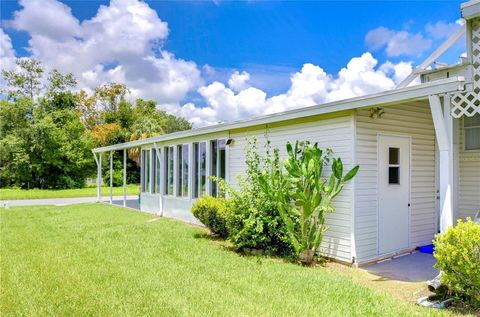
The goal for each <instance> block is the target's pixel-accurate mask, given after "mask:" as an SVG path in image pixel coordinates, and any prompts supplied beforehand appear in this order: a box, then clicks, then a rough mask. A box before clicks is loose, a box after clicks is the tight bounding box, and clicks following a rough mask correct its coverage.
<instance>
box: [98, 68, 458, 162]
mask: <svg viewBox="0 0 480 317" xmlns="http://www.w3.org/2000/svg"><path fill="white" fill-rule="evenodd" d="M463 90H465V79H464V77H451V78H448V79H442V80H437V81H432V82H429V83H423V84H419V85H415V86H409V87H405V88H397V89H393V90H389V91H384V92H380V93H376V94H371V95H367V96H361V97H355V98H350V99H344V100H339V101H334V102H329V103H325V104H321V105H315V106H310V107H304V108H299V109H294V110H289V111H285V112H280V113H275V114H271V115H266V116H261V117H257V118H254V119H247V120H238V121H232V122H226V123H220V124H216V125H211V126H206V127H201V128H195V129H190V130H185V131H180V132H175V133H170V134H165V135H160V136H156V137H151V138H147V139H141V140H137V141H131V142H125V143H119V144H114V145H109V146H104V147H99V148H95V149H93V150H92V151H93V153H101V152H109V151H115V150H122V149H128V148H133V147H138V146H142V145H146V144H152V143H157V142H164V141H170V140H175V139H180V138H185V137H189V136H199V135H204V134H208V133H214V132H221V131H228V130H232V129H239V128H245V127H251V126H256V125H262V124H269V123H273V122H280V121H285V120H291V119H298V118H304V117H310V116H315V115H321V114H327V113H333V112H338V111H344V110H351V109H356V108H365V107H375V106H376V107H378V106H388V105H392V104H398V103H401V102H409V101H415V100H422V99H426V98H428V96H429V95H438V94H448V93H453V92H458V91H463Z"/></svg>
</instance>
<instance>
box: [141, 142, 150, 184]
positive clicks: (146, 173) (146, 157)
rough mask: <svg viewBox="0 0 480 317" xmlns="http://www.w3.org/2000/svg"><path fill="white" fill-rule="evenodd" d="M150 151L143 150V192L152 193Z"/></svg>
mask: <svg viewBox="0 0 480 317" xmlns="http://www.w3.org/2000/svg"><path fill="white" fill-rule="evenodd" d="M150 155H151V154H150V150H142V165H143V173H142V174H143V175H142V176H143V177H142V180H143V182H142V192H144V193H150V189H151V183H150V180H151V173H150Z"/></svg>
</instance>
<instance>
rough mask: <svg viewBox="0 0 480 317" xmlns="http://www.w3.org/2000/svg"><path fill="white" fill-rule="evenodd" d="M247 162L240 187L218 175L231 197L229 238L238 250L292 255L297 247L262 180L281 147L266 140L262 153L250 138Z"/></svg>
mask: <svg viewBox="0 0 480 317" xmlns="http://www.w3.org/2000/svg"><path fill="white" fill-rule="evenodd" d="M245 163H246V167H247V168H246V173H245V176H243V177H241V178H239V186H238V189H235V188H233V187H232V186H230V185H229V184H227V183H226V182H225V181H223V180H221V179H216V181H218V182H219V185H220V188H221V190H222V191H224V192H226V196H227V197H228V199H227V227H228V231H229V237H228V239H229V240H230V241H231V242H232V244H233V245H234V247H235V249H236V250H238V251H246V250H247V249H261V250H263V251H264V252H265V253H267V254H271V255H279V256H283V257H286V258H289V257H292V255H294V253H295V252H294V248H293V246H292V243H291V241H290V236H289V234H288V231H287V228H286V227H285V223H284V221H283V220H282V217H281V216H280V214H279V212H278V208H277V205H276V203H275V201H272V200H271V199H270V197H269V196H268V195H266V194H265V193H264V192H263V191H262V190H261V188H260V183H259V178H260V176H261V172H262V170H263V169H266V170H270V169H271V168H272V167H273V166H276V165H278V163H279V158H278V151H277V150H274V151H273V152H272V151H270V146H269V144H267V149H266V155H265V156H264V157H261V156H260V155H259V154H258V151H257V142H256V138H251V139H248V140H247V146H246V160H245Z"/></svg>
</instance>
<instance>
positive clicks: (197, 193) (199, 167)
mask: <svg viewBox="0 0 480 317" xmlns="http://www.w3.org/2000/svg"><path fill="white" fill-rule="evenodd" d="M206 155H207V144H206V143H205V142H201V143H195V144H193V189H194V190H193V197H194V198H198V197H201V196H202V195H204V194H206V184H207V170H206V167H207V157H206Z"/></svg>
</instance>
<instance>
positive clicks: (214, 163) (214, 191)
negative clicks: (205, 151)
mask: <svg viewBox="0 0 480 317" xmlns="http://www.w3.org/2000/svg"><path fill="white" fill-rule="evenodd" d="M217 149H218V147H217V140H215V141H211V142H210V151H211V153H210V159H211V163H210V164H211V165H210V166H211V169H210V171H211V176H214V177H216V176H217V175H218V174H217V166H218V164H217V163H218V162H217V157H218V155H217ZM211 191H212V192H211V195H212V196H213V197H217V182H215V181H212V189H211Z"/></svg>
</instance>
